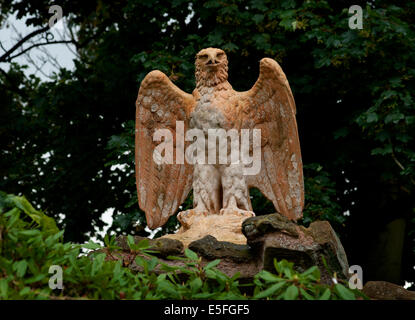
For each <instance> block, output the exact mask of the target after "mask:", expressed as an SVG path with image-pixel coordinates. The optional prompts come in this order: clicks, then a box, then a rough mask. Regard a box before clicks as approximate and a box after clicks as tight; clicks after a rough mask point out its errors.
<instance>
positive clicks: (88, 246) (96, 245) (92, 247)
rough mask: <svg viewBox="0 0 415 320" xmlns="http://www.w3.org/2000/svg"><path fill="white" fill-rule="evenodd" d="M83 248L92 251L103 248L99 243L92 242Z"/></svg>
mask: <svg viewBox="0 0 415 320" xmlns="http://www.w3.org/2000/svg"><path fill="white" fill-rule="evenodd" d="M82 247H83V248H86V249H91V250H95V249H100V248H101V246H100V245H99V244H98V243H94V242H92V241H91V240H90V241H88V243H85V244H83V245H82Z"/></svg>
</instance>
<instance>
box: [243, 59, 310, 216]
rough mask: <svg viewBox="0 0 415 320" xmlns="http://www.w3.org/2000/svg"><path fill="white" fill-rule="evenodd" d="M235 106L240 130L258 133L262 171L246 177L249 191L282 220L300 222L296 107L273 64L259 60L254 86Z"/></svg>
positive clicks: (300, 175)
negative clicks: (266, 202)
mask: <svg viewBox="0 0 415 320" xmlns="http://www.w3.org/2000/svg"><path fill="white" fill-rule="evenodd" d="M238 105H239V108H237V110H238V111H237V112H238V113H239V114H238V118H239V121H240V122H239V123H240V126H241V128H246V129H248V128H249V129H254V128H256V129H261V151H262V157H261V159H262V163H261V171H260V173H259V174H258V175H249V176H246V178H247V183H248V187H256V188H258V189H259V190H261V192H262V193H263V194H264V195H265V196H266V197H267V198H268V199H269V200H271V201H272V202H273V204H274V206H275V208H276V210H277V211H278V212H279V213H281V214H283V215H284V216H286V217H288V218H290V219H292V220H297V219H299V218H301V217H302V209H303V206H304V182H303V165H302V161H301V151H300V142H299V138H298V130H297V122H296V119H295V113H296V107H295V102H294V98H293V95H292V92H291V88H290V85H289V84H288V81H287V78H286V77H285V74H284V72H283V71H282V69H281V67H280V66H279V64H278V63H277V62H276V61H275V60H273V59H270V58H264V59H262V60H261V62H260V75H259V78H258V80H257V82H256V83H255V85H254V86H253V87H252V89H251V90H249V91H246V92H241V93H240V94H239V98H238Z"/></svg>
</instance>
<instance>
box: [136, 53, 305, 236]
mask: <svg viewBox="0 0 415 320" xmlns="http://www.w3.org/2000/svg"><path fill="white" fill-rule="evenodd" d="M195 69H196V70H195V77H196V88H195V89H194V91H193V93H192V94H189V93H186V92H184V91H182V90H181V89H179V88H178V87H177V86H176V85H175V84H173V82H172V81H170V79H169V78H168V77H167V76H166V75H165V74H164V73H163V72H161V71H158V70H155V71H152V72H150V73H148V74H147V76H146V77H145V78H144V80H143V81H142V82H141V86H140V89H139V92H138V97H137V101H136V130H135V165H136V184H137V192H138V202H139V206H140V208H141V209H142V210H143V211H144V212H145V214H146V219H147V224H148V226H149V227H150V228H151V229H154V228H157V227H160V226H162V225H163V224H165V223H166V222H167V220H168V218H169V217H170V216H172V215H173V214H174V213H176V212H177V211H178V209H179V206H180V205H181V204H182V203H183V202H184V201H185V199H186V198H187V196H188V194H189V192H190V191H191V190H192V189H193V205H194V209H192V210H193V211H194V212H200V213H203V214H204V215H206V214H208V215H211V214H224V213H226V210H233V211H235V210H236V211H240V212H246V211H252V205H251V200H250V196H249V188H251V187H256V188H258V189H259V190H260V191H261V192H262V193H263V194H264V195H265V197H267V198H268V199H269V200H270V201H271V202H272V203H273V204H274V207H275V209H276V210H277V212H279V213H280V214H282V215H284V216H285V217H287V218H289V219H291V220H294V221H295V220H298V219H299V218H301V217H302V210H303V205H304V182H303V167H302V160H301V151H300V142H299V138H298V130H297V123H296V118H295V114H296V106H295V102H294V98H293V94H292V92H291V88H290V85H289V84H288V81H287V78H286V76H285V74H284V72H283V71H282V69H281V67H280V66H279V64H278V63H277V62H276V61H275V60H273V59H271V58H264V59H262V60H261V61H260V74H259V78H258V80H257V81H256V83H255V84H254V86H253V87H252V88H251V89H250V90H248V91H244V92H238V91H235V90H233V88H232V86H231V84H230V83H229V82H228V59H227V56H226V53H225V52H224V51H223V50H221V49H217V48H207V49H203V50H201V51H200V52H198V53H197V55H196V61H195ZM179 124H180V125H181V126H182V128H180V129H181V130H179V127H178V125H179ZM215 128H220V129H225V130H231V129H236V130H238V132H239V131H240V130H241V129H250V130H253V129H258V130H260V133H261V135H260V155H261V157H260V170H259V171H258V173H257V174H250V175H249V174H244V170H243V169H244V166H245V164H244V163H241V162H237V163H220V164H218V163H189V162H187V161H176V162H175V163H170V164H161V165H160V164H159V163H157V162H156V161H155V160H154V155H153V154H154V150H155V149H156V147H157V145H158V144H159V143H160V142H158V141H157V139H154V134H155V132H156V131H157V130H159V129H168V130H170V131H171V132H172V133H175V135H172V141H170V142H171V143H172V148H173V152H174V153H175V154H176V155H177V154H179V153H180V152H179V151H180V150H181V149H183V148H185V147H186V146H188V145H189V144H190V143H191V141H187V140H186V141H185V142H184V145H183V142H182V141H184V139H183V138H184V137H183V133H182V131H183V132H186V131H187V130H189V129H200V130H202V131H203V132H205V133H207V132H208V130H209V129H215ZM179 131H180V133H179ZM177 133H179V134H177ZM166 139H167V138H166ZM179 149H180V150H179ZM250 151H251V152H252V146H250Z"/></svg>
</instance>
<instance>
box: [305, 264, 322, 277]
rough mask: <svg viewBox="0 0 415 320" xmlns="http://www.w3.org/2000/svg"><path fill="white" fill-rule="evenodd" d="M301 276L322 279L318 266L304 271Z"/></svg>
mask: <svg viewBox="0 0 415 320" xmlns="http://www.w3.org/2000/svg"><path fill="white" fill-rule="evenodd" d="M301 276H303V277H307V278H309V279H311V280H318V279H320V270H319V268H318V267H317V266H312V267H310V268H309V269H307V270H306V271H304V272H303V273H302V274H301Z"/></svg>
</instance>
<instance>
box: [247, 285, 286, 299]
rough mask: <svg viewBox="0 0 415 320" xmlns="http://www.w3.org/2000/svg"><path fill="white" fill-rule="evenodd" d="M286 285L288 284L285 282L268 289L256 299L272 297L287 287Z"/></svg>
mask: <svg viewBox="0 0 415 320" xmlns="http://www.w3.org/2000/svg"><path fill="white" fill-rule="evenodd" d="M286 283H287V282H285V281H283V282H280V283H276V284H273V285H272V286H271V287H269V288H268V289H266V290H264V291H261V292H260V293H258V294H257V295H255V296H254V299H262V298H267V297H270V296H272V295H273V294H275V293H276V292H277V291H278V290H280V289H281V288H282V287H284V286H285V285H286Z"/></svg>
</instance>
